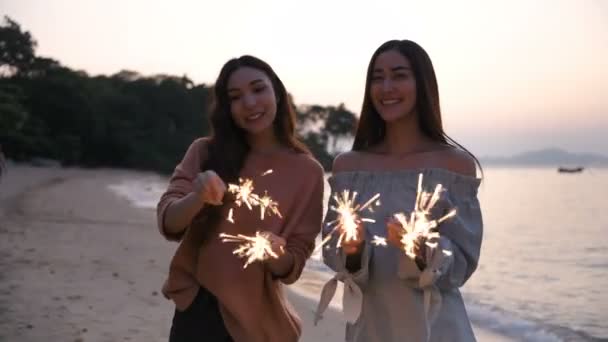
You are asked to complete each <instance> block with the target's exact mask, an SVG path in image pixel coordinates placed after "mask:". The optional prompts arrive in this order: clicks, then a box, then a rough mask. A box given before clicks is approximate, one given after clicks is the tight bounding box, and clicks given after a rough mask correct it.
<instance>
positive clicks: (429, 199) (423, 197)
mask: <svg viewBox="0 0 608 342" xmlns="http://www.w3.org/2000/svg"><path fill="white" fill-rule="evenodd" d="M422 178H423V176H422V174H420V175H419V176H418V189H417V192H416V202H415V203H414V211H413V212H411V214H410V216H409V219H408V216H407V215H405V214H404V213H398V214H395V215H393V217H394V218H395V219H396V220H397V221H398V222H399V224H400V225H401V227H402V228H403V232H402V235H401V243H402V244H403V251H404V252H405V254H407V255H408V256H409V257H411V258H412V259H414V258H415V257H416V253H415V247H416V246H417V245H418V246H419V245H421V244H424V245H426V246H428V247H431V248H435V247H437V242H436V241H437V239H438V238H439V236H440V235H439V232H438V230H437V227H438V226H439V224H441V223H442V222H444V221H445V220H447V219H449V218H451V217H454V216H455V215H456V209H452V210H451V211H450V212H449V213H447V214H446V215H444V216H442V217H441V218H439V219H436V220H433V219H431V218H430V214H431V210H432V209H433V207H434V206H435V204H437V201H438V200H439V197H440V194H441V192H442V190H443V186H442V185H441V184H438V185H437V186H436V187H435V191H434V192H433V193H432V194H431V193H428V192H425V191H423V190H422ZM376 239H378V240H379V241H380V240H381V239H383V238H381V237H379V236H374V240H376ZM384 241H386V240H384ZM443 252H444V254H446V255H450V254H451V253H450V252H449V251H443Z"/></svg>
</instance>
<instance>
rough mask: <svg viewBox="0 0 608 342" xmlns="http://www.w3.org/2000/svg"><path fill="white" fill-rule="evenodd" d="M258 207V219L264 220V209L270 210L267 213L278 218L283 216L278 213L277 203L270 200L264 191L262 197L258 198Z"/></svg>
mask: <svg viewBox="0 0 608 342" xmlns="http://www.w3.org/2000/svg"><path fill="white" fill-rule="evenodd" d="M258 205H259V206H260V219H262V220H264V214H265V213H266V209H269V210H270V211H269V213H270V212H271V213H274V214H275V215H277V216H278V217H280V218H283V216H281V212H279V207H278V205H279V203H277V202H275V201H274V200H273V199H272V198H270V196H268V194H267V193H266V191H264V196H262V197H259V198H258Z"/></svg>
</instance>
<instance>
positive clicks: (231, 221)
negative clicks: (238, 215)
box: [226, 208, 234, 223]
mask: <svg viewBox="0 0 608 342" xmlns="http://www.w3.org/2000/svg"><path fill="white" fill-rule="evenodd" d="M226 220H228V222H230V223H234V208H230V211H228V218H227V219H226Z"/></svg>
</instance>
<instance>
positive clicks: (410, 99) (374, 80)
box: [370, 50, 416, 122]
mask: <svg viewBox="0 0 608 342" xmlns="http://www.w3.org/2000/svg"><path fill="white" fill-rule="evenodd" d="M370 96H371V99H372V103H373V105H374V107H375V108H376V111H377V112H378V114H380V116H381V117H382V119H383V120H384V121H386V122H391V121H395V120H398V119H401V118H404V117H406V116H409V115H415V108H416V79H415V77H414V73H413V70H412V67H411V65H410V61H409V60H408V59H407V58H406V57H404V56H403V55H402V54H401V53H399V52H398V51H396V50H388V51H385V52H383V53H381V54H380V55H378V57H377V58H376V61H375V62H374V67H373V71H372V75H371V87H370Z"/></svg>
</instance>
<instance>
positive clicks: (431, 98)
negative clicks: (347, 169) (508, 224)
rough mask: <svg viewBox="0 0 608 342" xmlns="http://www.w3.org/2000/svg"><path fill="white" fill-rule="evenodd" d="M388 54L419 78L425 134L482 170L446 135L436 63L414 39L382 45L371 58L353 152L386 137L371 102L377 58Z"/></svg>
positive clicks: (420, 116) (419, 107)
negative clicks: (403, 61)
mask: <svg viewBox="0 0 608 342" xmlns="http://www.w3.org/2000/svg"><path fill="white" fill-rule="evenodd" d="M386 51H397V52H399V53H400V54H401V55H402V56H403V57H405V58H407V59H408V60H409V62H410V65H411V68H412V70H413V72H414V78H415V79H416V113H417V115H418V123H419V126H420V130H421V131H422V133H423V134H425V135H426V136H428V137H429V138H430V139H432V140H433V141H436V142H439V143H442V144H446V145H450V146H452V147H455V148H458V149H460V150H462V151H464V152H466V153H467V154H469V155H470V156H471V157H473V159H474V160H475V162H476V163H477V165H478V166H479V168H480V170H481V164H480V163H479V160H477V158H476V157H475V156H474V155H473V154H472V153H471V152H469V150H467V149H466V148H464V146H462V145H460V144H459V143H458V142H456V141H455V140H454V139H452V138H450V137H449V136H448V135H447V134H446V133H445V132H444V130H443V124H442V122H441V108H440V106H439V88H438V86H437V78H436V77H435V69H434V68H433V63H432V62H431V58H430V57H429V55H428V54H427V53H426V51H424V49H423V48H422V47H421V46H420V45H418V44H416V43H415V42H413V41H411V40H389V41H388V42H386V43H384V44H382V45H380V47H379V48H378V49H377V50H376V51H375V52H374V54H373V55H372V58H371V60H370V62H369V66H368V67H367V76H366V79H365V95H364V96H363V106H362V108H361V116H360V118H359V123H358V125H357V130H356V132H355V140H354V142H353V148H352V149H353V150H355V151H361V150H365V149H367V148H370V147H371V146H374V145H376V144H378V143H380V142H381V141H382V140H383V139H384V136H385V134H386V123H385V122H384V120H383V119H382V117H381V116H380V114H379V113H378V111H377V110H376V107H374V104H373V103H372V99H371V89H370V88H371V81H372V74H373V71H374V64H375V63H376V58H378V56H379V55H380V54H381V53H383V52H386Z"/></svg>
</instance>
